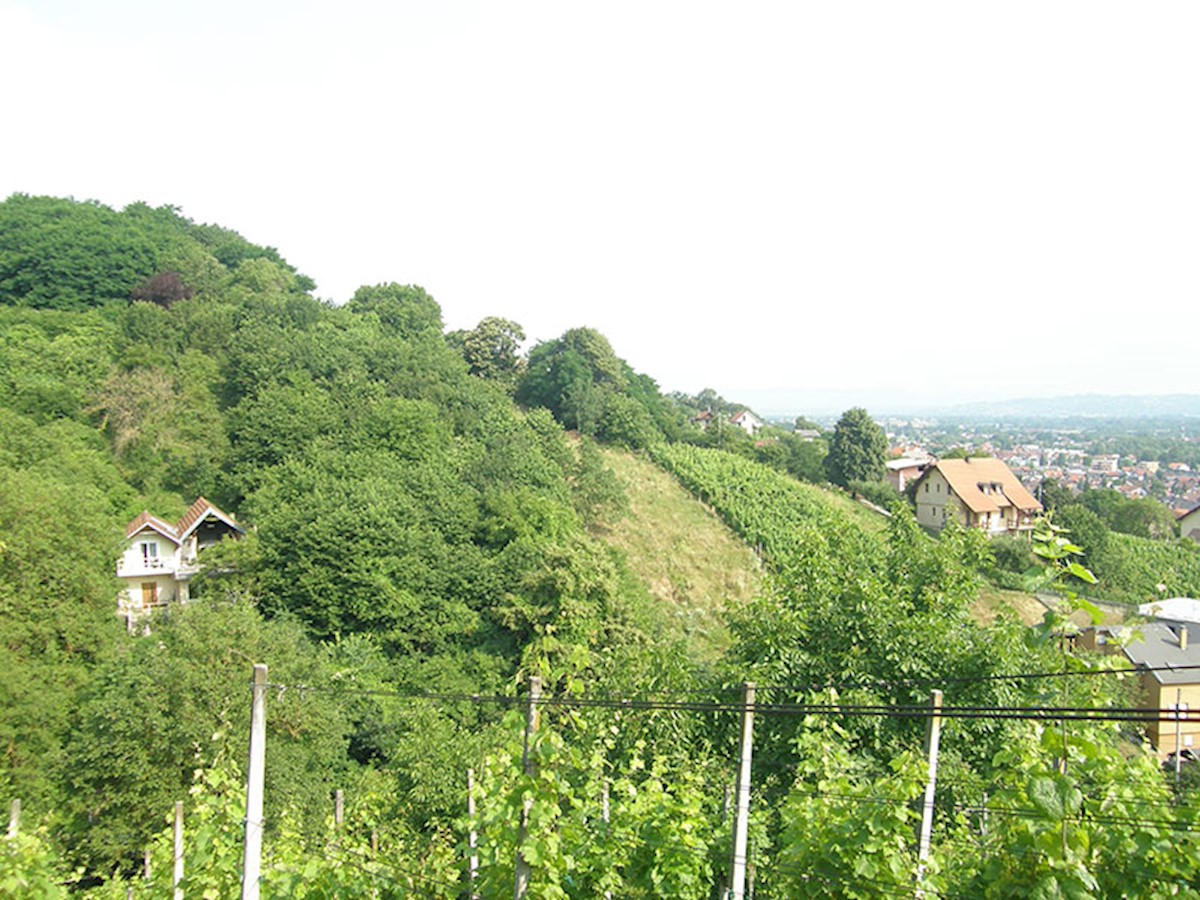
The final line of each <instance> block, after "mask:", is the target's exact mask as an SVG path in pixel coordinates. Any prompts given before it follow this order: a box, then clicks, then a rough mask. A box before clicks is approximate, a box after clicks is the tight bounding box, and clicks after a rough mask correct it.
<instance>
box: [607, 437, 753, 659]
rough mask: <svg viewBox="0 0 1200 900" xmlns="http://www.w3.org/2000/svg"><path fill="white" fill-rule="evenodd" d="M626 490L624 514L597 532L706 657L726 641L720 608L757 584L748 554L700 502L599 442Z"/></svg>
mask: <svg viewBox="0 0 1200 900" xmlns="http://www.w3.org/2000/svg"><path fill="white" fill-rule="evenodd" d="M602 452H603V454H604V462H605V464H606V465H608V467H609V468H610V469H612V470H613V472H614V473H615V474H616V476H617V478H618V479H620V481H621V484H622V486H623V487H624V488H625V491H626V494H627V495H628V497H629V515H628V516H626V517H625V518H623V519H622V520H621V521H619V522H617V523H615V524H614V525H612V526H610V527H609V528H607V529H605V530H604V532H603V533H602V534H601V535H599V536H600V537H601V538H602V539H603V540H605V541H607V542H608V543H609V544H611V545H613V546H615V547H617V548H618V549H620V550H622V551H624V553H625V556H626V558H627V560H628V563H629V568H630V570H631V571H632V572H633V573H634V574H635V575H637V576H638V578H639V579H640V580H641V581H642V583H644V584H645V585H646V586H647V588H648V589H649V591H650V594H651V595H652V596H653V597H654V598H655V600H657V601H658V602H659V603H660V604H661V608H662V613H663V618H664V621H665V622H666V623H667V625H668V628H669V629H670V631H671V632H672V634H673V636H676V637H680V638H684V639H686V640H687V641H688V642H689V643H690V644H691V645H692V653H693V657H694V658H695V659H698V660H711V659H713V658H715V657H716V656H718V655H720V653H721V652H722V651H723V650H724V649H725V648H726V647H727V646H728V643H729V637H728V634H727V632H726V630H725V626H724V624H723V622H722V618H721V613H722V610H724V609H726V608H728V607H731V606H736V605H738V604H741V603H745V602H746V601H747V600H749V599H750V598H751V597H752V596H754V594H755V592H756V591H757V590H758V589H759V586H760V584H761V583H762V576H763V571H762V566H761V565H760V563H759V561H758V558H757V557H756V556H755V555H754V553H753V552H752V551H751V550H750V549H749V548H748V547H747V546H746V545H745V544H744V543H742V541H741V540H740V539H739V538H738V537H737V535H735V534H734V533H733V532H732V531H730V530H729V528H728V527H726V525H725V524H724V523H723V522H722V521H721V520H720V519H718V518H717V516H716V515H715V514H713V513H712V511H711V510H709V509H708V508H707V507H705V506H704V505H703V504H701V503H700V502H699V501H698V500H696V499H695V498H694V497H692V495H691V494H689V493H688V492H687V491H685V490H684V489H683V488H682V487H680V485H679V483H678V482H677V481H676V480H675V479H674V478H672V477H671V476H670V475H668V474H667V473H666V472H664V471H663V470H662V469H660V468H658V466H656V465H654V463H652V462H650V461H649V460H647V459H645V458H642V457H638V456H634V455H633V454H631V453H626V452H622V451H619V450H614V449H612V448H603V450H602Z"/></svg>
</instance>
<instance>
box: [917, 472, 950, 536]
mask: <svg viewBox="0 0 1200 900" xmlns="http://www.w3.org/2000/svg"><path fill="white" fill-rule="evenodd" d="M947 503H949V504H950V506H949V508H947ZM959 508H960V503H959V501H958V498H957V497H953V496H952V494H951V493H950V482H948V481H947V480H946V477H945V476H944V475H942V473H941V472H939V471H938V470H937V469H931V470H930V471H929V472H927V473H926V476H925V480H924V481H923V482H922V483H921V484H920V486H919V487H918V488H917V524H919V525H923V526H924V527H926V528H933V529H936V530H937V531H941V530H942V529H943V528H945V527H946V517H947V516H951V515H956V514H957V510H958V509H959Z"/></svg>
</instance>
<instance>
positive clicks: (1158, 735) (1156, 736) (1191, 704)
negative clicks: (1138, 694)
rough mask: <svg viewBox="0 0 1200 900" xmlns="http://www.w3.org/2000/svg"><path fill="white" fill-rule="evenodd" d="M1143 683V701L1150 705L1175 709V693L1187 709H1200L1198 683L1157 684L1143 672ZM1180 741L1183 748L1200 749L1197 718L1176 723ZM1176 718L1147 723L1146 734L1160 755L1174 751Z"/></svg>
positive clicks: (1189, 710)
mask: <svg viewBox="0 0 1200 900" xmlns="http://www.w3.org/2000/svg"><path fill="white" fill-rule="evenodd" d="M1142 687H1143V689H1144V691H1145V696H1146V705H1147V706H1149V707H1151V708H1158V709H1161V710H1168V711H1172V712H1173V711H1174V709H1175V702H1176V696H1178V698H1179V703H1180V705H1181V706H1182V707H1184V708H1186V710H1187V712H1188V713H1192V714H1194V713H1196V712H1200V684H1159V682H1158V679H1157V678H1155V677H1154V676H1153V675H1149V674H1147V675H1143V676H1142ZM1178 728H1179V737H1180V743H1181V744H1182V745H1183V749H1184V750H1189V749H1190V750H1192V752H1200V721H1195V722H1180V723H1179V726H1178ZM1175 731H1176V725H1175V722H1173V721H1170V722H1150V723H1149V724H1148V725H1147V727H1146V736H1147V737H1148V738H1149V739H1150V743H1151V744H1153V745H1154V749H1155V750H1156V751H1157V752H1158V755H1159V756H1160V757H1164V758H1165V757H1167V756H1170V755H1171V754H1172V753H1174V752H1175V747H1176V744H1175Z"/></svg>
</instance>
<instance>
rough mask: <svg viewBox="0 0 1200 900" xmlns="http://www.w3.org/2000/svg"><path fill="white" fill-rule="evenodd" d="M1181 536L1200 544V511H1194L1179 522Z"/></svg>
mask: <svg viewBox="0 0 1200 900" xmlns="http://www.w3.org/2000/svg"><path fill="white" fill-rule="evenodd" d="M1179 536H1180V537H1185V538H1191V539H1192V540H1193V541H1195V542H1196V543H1200V509H1196V510H1193V511H1192V512H1190V513H1188V514H1187V515H1186V516H1184V517H1183V518H1182V519H1180V520H1179Z"/></svg>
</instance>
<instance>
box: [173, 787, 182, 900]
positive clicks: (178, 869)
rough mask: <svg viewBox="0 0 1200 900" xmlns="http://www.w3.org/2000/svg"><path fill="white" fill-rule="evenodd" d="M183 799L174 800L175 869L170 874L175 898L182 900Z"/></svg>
mask: <svg viewBox="0 0 1200 900" xmlns="http://www.w3.org/2000/svg"><path fill="white" fill-rule="evenodd" d="M181 881H183V801H182V800H176V801H175V869H174V872H173V873H172V874H171V886H172V887H173V888H174V889H175V894H174V896H175V900H183V888H181V887H180V886H179V883H180V882H181Z"/></svg>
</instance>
